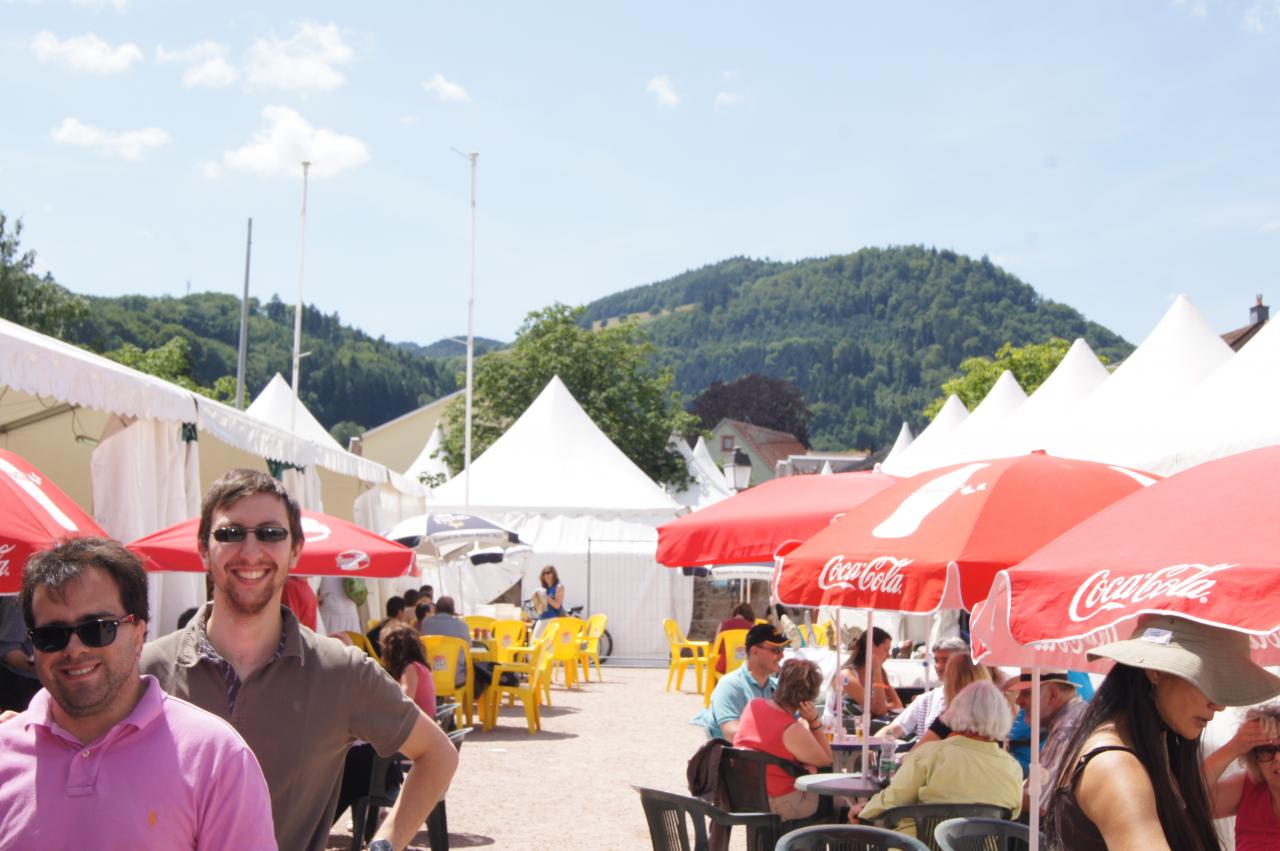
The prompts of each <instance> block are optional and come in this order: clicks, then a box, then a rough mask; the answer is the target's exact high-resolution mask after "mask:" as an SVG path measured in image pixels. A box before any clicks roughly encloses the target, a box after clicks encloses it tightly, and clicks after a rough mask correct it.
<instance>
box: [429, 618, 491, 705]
mask: <svg viewBox="0 0 1280 851" xmlns="http://www.w3.org/2000/svg"><path fill="white" fill-rule="evenodd" d="M421 640H422V648H423V650H425V651H426V654H427V667H428V668H429V669H431V679H432V680H434V681H435V686H436V697H437V698H441V697H452V698H453V699H454V700H455V701H457V702H458V703H460V704H462V714H463V715H464V716H465V717H466V720H467V726H468V727H469V726H471V723H472V718H473V709H474V704H475V702H476V696H475V695H476V691H475V670H474V669H473V668H472V666H471V643H470V642H467V641H463V640H462V639H461V638H454V637H453V636H452V635H424V636H422V639H421ZM459 653H461V654H462V658H463V664H465V665H466V666H467V677H466V680H465V681H464V682H463V684H462V685H457V684H456V681H457V678H458V677H457V668H458V654H459ZM481 720H482V721H483V719H481Z"/></svg>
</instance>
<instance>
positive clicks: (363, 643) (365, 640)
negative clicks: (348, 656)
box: [347, 630, 382, 665]
mask: <svg viewBox="0 0 1280 851" xmlns="http://www.w3.org/2000/svg"><path fill="white" fill-rule="evenodd" d="M347 638H350V639H351V646H352V647H359V648H360V649H361V650H363V651H364V652H365V653H368V654H369V655H370V656H371V657H373V660H374V661H375V662H377V663H378V664H379V665H381V664H382V657H381V656H379V655H378V648H376V647H374V646H373V642H372V641H370V640H369V636H367V635H365V634H364V633H363V632H352V631H351V630H347Z"/></svg>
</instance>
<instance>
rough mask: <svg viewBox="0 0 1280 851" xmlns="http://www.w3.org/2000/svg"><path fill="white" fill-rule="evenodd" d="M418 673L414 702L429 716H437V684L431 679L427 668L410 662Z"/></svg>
mask: <svg viewBox="0 0 1280 851" xmlns="http://www.w3.org/2000/svg"><path fill="white" fill-rule="evenodd" d="M409 664H410V665H412V666H413V669H414V670H415V671H417V672H418V689H417V691H415V692H414V693H413V702H414V703H416V704H418V708H419V709H421V710H422V711H423V712H425V713H427V714H428V715H435V714H436V682H435V680H434V679H432V677H431V672H430V671H428V670H427V666H426V665H424V664H422V663H421V662H410V663H409Z"/></svg>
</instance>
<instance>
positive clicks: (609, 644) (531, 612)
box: [520, 597, 613, 662]
mask: <svg viewBox="0 0 1280 851" xmlns="http://www.w3.org/2000/svg"><path fill="white" fill-rule="evenodd" d="M520 608H521V610H522V611H523V612H524V615H525V619H526V620H528V621H533V622H536V621H537V620H538V610H537V609H536V608H535V607H534V605H533V598H532V597H529V598H528V599H526V600H525V601H524V602H523V603H521V604H520ZM585 609H586V606H569V607H568V608H566V609H565V610H564V613H565V616H566V617H571V618H578V619H579V620H586V618H584V617H582V613H583V610H585ZM611 655H613V636H612V635H610V634H609V630H608V628H606V629H605V631H604V633H603V634H601V636H600V661H601V662H607V661H608V660H609V657H610V656H611Z"/></svg>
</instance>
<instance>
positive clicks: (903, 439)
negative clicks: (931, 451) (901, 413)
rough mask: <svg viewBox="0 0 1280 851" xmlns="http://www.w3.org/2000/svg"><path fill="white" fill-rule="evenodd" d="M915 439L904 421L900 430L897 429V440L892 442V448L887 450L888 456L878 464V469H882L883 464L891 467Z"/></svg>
mask: <svg viewBox="0 0 1280 851" xmlns="http://www.w3.org/2000/svg"><path fill="white" fill-rule="evenodd" d="M915 439H916V436H915V435H914V434H912V433H911V426H910V425H909V424H908V423H907V422H906V421H905V420H904V421H903V423H902V428H900V429H898V437H897V439H896V440H894V441H893V446H892V447H890V449H889V454H888V455H886V456H885V457H884V460H883V461H881V462H880V468H881V469H884V465H885V464H890V465H892V463H893V462H894V461H896V460H897V459H898V458H899V457H901V455H902V453H903V452H905V451H906V449H907V447H908V446H910V445H911V444H912V443H913V442H914V441H915Z"/></svg>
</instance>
